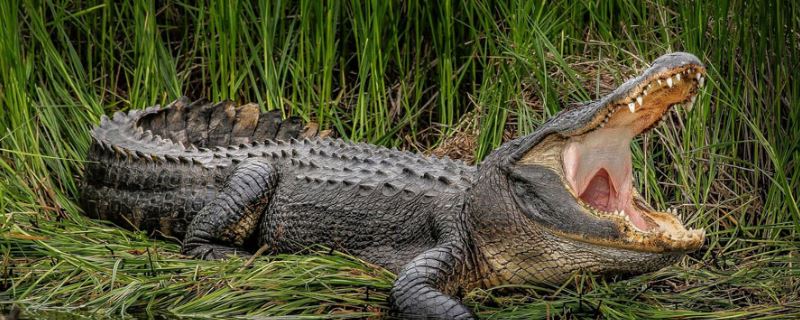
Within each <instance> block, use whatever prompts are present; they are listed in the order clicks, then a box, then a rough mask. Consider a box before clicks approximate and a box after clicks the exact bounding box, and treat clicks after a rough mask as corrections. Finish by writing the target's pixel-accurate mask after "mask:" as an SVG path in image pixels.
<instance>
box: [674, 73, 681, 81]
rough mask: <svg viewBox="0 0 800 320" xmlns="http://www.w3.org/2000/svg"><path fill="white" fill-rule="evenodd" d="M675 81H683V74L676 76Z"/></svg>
mask: <svg viewBox="0 0 800 320" xmlns="http://www.w3.org/2000/svg"><path fill="white" fill-rule="evenodd" d="M675 81H681V74H680V73H678V74H676V75H675Z"/></svg>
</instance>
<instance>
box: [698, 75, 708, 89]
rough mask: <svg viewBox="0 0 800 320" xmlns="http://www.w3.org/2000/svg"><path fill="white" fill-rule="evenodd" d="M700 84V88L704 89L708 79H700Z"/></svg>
mask: <svg viewBox="0 0 800 320" xmlns="http://www.w3.org/2000/svg"><path fill="white" fill-rule="evenodd" d="M699 83H700V87H701V88H702V87H703V85H704V84H705V83H706V78H704V77H700V80H699Z"/></svg>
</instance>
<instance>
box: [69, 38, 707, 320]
mask: <svg viewBox="0 0 800 320" xmlns="http://www.w3.org/2000/svg"><path fill="white" fill-rule="evenodd" d="M686 64H696V65H699V66H702V64H701V63H700V62H699V61H698V60H697V58H695V57H694V56H692V55H689V54H683V53H678V54H671V55H665V56H662V57H661V58H659V59H658V60H656V61H654V63H653V65H652V67H651V68H650V69H648V70H647V71H645V72H644V73H643V74H642V75H641V76H639V77H637V78H634V79H631V80H629V81H628V82H626V83H625V84H623V85H622V86H620V87H619V88H618V89H617V90H615V91H614V92H612V93H611V94H609V95H608V96H606V97H605V98H603V99H602V100H600V101H595V102H591V103H588V104H585V105H583V106H581V107H577V108H572V109H568V110H565V111H563V112H561V113H559V114H558V115H556V116H555V117H553V118H552V119H550V120H549V121H548V122H547V123H545V124H544V125H542V126H541V127H540V128H539V129H538V130H537V131H536V132H534V133H532V134H530V135H527V136H523V137H520V138H518V139H516V140H513V141H511V142H508V143H506V144H504V145H502V146H501V147H500V148H498V149H497V150H495V151H494V152H493V153H492V154H491V155H489V157H488V158H487V159H485V161H484V162H483V163H482V164H481V165H480V166H479V167H473V166H467V165H465V164H464V163H462V162H456V161H452V160H449V159H446V158H444V159H440V158H433V157H427V156H423V155H419V154H414V153H409V152H404V151H397V150H390V149H386V148H382V147H377V146H373V145H368V144H360V143H352V142H344V141H341V140H331V139H317V138H312V139H300V135H301V133H300V132H301V129H302V126H301V124H300V123H299V121H298V120H297V119H291V120H289V121H281V120H280V116H279V115H278V114H276V113H259V112H258V109H257V107H256V106H254V105H246V106H241V107H235V106H234V105H233V104H231V103H221V104H218V105H211V104H203V103H189V102H188V101H186V100H185V99H182V100H178V101H176V102H174V103H172V104H171V105H170V106H167V107H166V108H164V109H160V108H150V109H147V110H135V111H131V112H130V113H127V114H124V113H117V114H116V115H115V116H114V119H113V120H109V119H104V120H103V121H102V122H101V124H100V125H99V126H98V127H96V128H95V129H94V131H93V132H92V136H93V144H92V147H91V150H90V152H89V156H88V160H89V161H88V162H87V166H86V169H85V178H84V180H83V181H84V187H83V194H82V199H81V200H82V206H83V208H84V210H85V211H86V212H87V214H88V215H90V216H92V217H96V218H101V219H106V220H111V221H113V222H115V223H117V224H119V225H121V226H124V227H127V228H133V229H139V230H146V231H148V232H152V233H155V234H159V235H161V236H162V237H167V238H175V239H179V240H182V243H183V253H185V254H187V255H189V256H193V257H197V258H204V259H220V258H225V257H226V256H228V255H232V254H237V255H248V254H249V253H251V252H253V251H255V249H256V248H259V247H262V246H266V247H267V248H268V252H272V253H278V252H297V251H301V250H303V249H304V248H307V247H308V246H311V245H317V244H321V245H324V246H327V247H330V248H333V249H337V250H341V251H345V252H348V253H350V254H353V255H355V256H358V257H360V258H362V259H364V260H366V261H370V262H373V263H376V264H378V265H381V266H383V267H386V268H387V269H389V270H391V271H393V272H395V273H396V274H397V276H398V277H397V280H396V282H395V284H394V287H393V288H392V290H391V293H390V305H391V308H392V311H393V312H394V313H395V314H397V315H399V316H403V317H422V318H441V319H471V318H474V315H473V314H472V313H471V311H470V310H469V309H468V308H466V307H465V306H464V305H463V304H462V303H461V302H460V301H459V299H458V298H457V297H454V295H455V294H457V293H459V292H465V291H467V290H471V289H473V288H477V287H490V286H494V285H499V284H502V283H530V282H551V283H558V282H559V281H563V280H564V279H566V278H567V277H569V275H570V274H572V273H573V272H575V271H579V270H589V271H592V272H595V273H599V274H640V273H644V272H650V271H653V270H657V269H660V268H662V267H664V266H666V265H669V264H671V263H673V262H675V261H676V260H677V259H678V258H680V257H681V256H682V255H683V253H684V252H681V251H676V252H642V251H635V250H627V249H620V248H615V247H609V246H604V245H601V244H596V243H589V242H583V241H576V240H573V239H570V238H564V237H562V236H561V233H569V234H575V235H581V236H587V237H593V238H600V239H611V240H614V239H617V238H620V237H622V233H623V231H622V230H621V229H620V227H619V226H618V225H617V224H615V223H614V222H613V221H609V220H606V219H603V218H601V217H597V216H595V215H592V214H590V213H587V212H586V210H585V209H583V208H582V207H581V206H579V205H578V204H577V202H576V201H575V198H574V196H572V195H571V194H570V193H569V192H568V191H567V189H565V187H564V185H563V184H562V183H561V180H560V178H559V177H558V175H557V173H556V172H554V171H553V170H551V169H550V168H547V167H543V166H536V165H522V164H520V163H518V162H519V161H520V159H522V158H523V156H524V155H525V154H526V153H527V152H529V151H530V150H531V149H532V148H534V147H535V146H536V145H537V144H539V143H540V142H541V141H542V140H543V139H544V138H545V137H547V136H550V135H567V134H572V133H574V132H577V131H581V130H588V129H587V126H588V125H589V124H590V123H591V122H593V121H595V118H596V117H597V115H598V113H600V112H603V110H605V109H606V108H607V107H608V105H609V104H610V103H612V102H613V101H617V100H619V99H620V98H621V97H624V96H625V95H627V94H629V92H630V91H631V90H633V88H634V87H635V86H636V85H637V83H638V82H640V81H643V79H646V78H648V77H649V76H651V75H652V74H656V73H658V72H662V71H663V70H666V69H670V68H674V67H676V66H682V65H686Z"/></svg>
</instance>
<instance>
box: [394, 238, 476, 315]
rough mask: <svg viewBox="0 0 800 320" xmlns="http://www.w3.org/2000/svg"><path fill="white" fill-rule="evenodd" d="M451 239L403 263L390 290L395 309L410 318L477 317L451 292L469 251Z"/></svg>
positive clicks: (395, 311)
mask: <svg viewBox="0 0 800 320" xmlns="http://www.w3.org/2000/svg"><path fill="white" fill-rule="evenodd" d="M463 248H464V247H463V246H462V245H460V243H458V242H450V243H446V244H443V245H440V246H437V247H435V248H433V249H430V250H428V251H425V252H423V253H421V254H420V255H418V256H417V257H415V258H414V259H413V260H411V262H409V263H408V264H406V266H405V267H403V270H402V271H400V273H399V274H398V275H397V280H396V281H395V282H394V286H393V287H392V290H391V292H390V294H389V304H390V306H391V309H392V311H393V312H394V313H398V315H399V316H400V317H402V318H411V319H474V318H475V316H474V315H473V314H472V312H470V311H469V309H467V307H466V306H464V305H463V304H461V302H460V301H459V300H457V299H455V298H453V297H452V296H450V295H448V293H452V291H455V288H454V287H453V285H452V283H453V282H454V281H455V280H456V279H457V278H458V277H459V276H463V275H461V274H459V273H460V272H462V270H463V269H464V266H465V263H466V259H467V256H466V251H465V250H464V249H463Z"/></svg>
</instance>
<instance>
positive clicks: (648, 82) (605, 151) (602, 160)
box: [562, 64, 705, 250]
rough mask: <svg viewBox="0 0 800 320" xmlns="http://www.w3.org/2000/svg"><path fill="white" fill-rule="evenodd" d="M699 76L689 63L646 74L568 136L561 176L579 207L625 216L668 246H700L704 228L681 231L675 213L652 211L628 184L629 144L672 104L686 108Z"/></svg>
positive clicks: (641, 232)
mask: <svg viewBox="0 0 800 320" xmlns="http://www.w3.org/2000/svg"><path fill="white" fill-rule="evenodd" d="M704 77H705V68H703V67H702V66H699V65H691V64H688V65H683V66H680V67H677V68H673V69H669V70H666V71H663V72H661V73H658V74H654V75H651V76H650V77H648V79H645V80H644V81H641V82H640V85H638V86H636V87H635V88H633V89H632V90H630V92H629V94H628V95H626V96H625V97H624V98H621V99H618V100H616V101H614V102H613V103H609V104H608V106H607V108H606V109H605V114H603V113H602V112H600V116H602V117H598V116H596V119H595V121H593V122H592V123H591V124H590V125H589V126H588V129H590V130H588V131H585V130H584V131H585V132H584V133H581V134H578V135H574V136H570V137H569V138H568V139H567V141H566V144H565V145H564V148H563V153H562V161H563V170H564V171H563V173H564V178H565V180H566V183H567V184H568V186H569V188H570V189H571V192H572V193H573V195H574V196H575V197H576V198H577V199H578V201H579V202H580V203H581V204H582V205H583V206H585V207H586V208H587V209H588V210H590V211H591V212H592V213H594V214H595V215H598V216H600V217H605V218H609V219H621V220H624V222H625V224H627V225H628V226H630V227H632V231H634V232H633V234H635V235H639V236H646V235H653V236H656V235H657V236H658V238H660V239H659V240H660V241H662V242H669V243H663V244H662V246H663V245H668V246H669V247H670V249H685V250H693V249H696V248H697V247H699V246H700V245H701V244H702V240H703V236H704V232H703V230H686V229H685V228H684V226H683V224H682V223H681V222H680V221H679V220H678V219H677V217H675V211H673V210H665V211H658V210H655V209H653V208H652V207H650V206H649V205H648V204H647V203H646V202H645V201H644V199H643V198H642V197H641V196H640V195H639V193H638V192H637V191H636V190H635V189H634V188H633V170H632V161H631V149H630V143H631V141H632V139H633V138H634V137H635V136H637V135H639V134H642V133H644V132H647V131H649V130H650V129H651V128H653V127H655V126H656V125H657V124H659V123H660V122H661V121H663V120H664V119H665V118H666V116H667V115H668V113H669V112H670V110H672V109H673V108H676V107H681V106H683V107H685V108H686V109H689V110H691V107H692V105H693V104H694V102H695V98H696V95H697V92H698V89H699V88H700V87H701V86H702V85H703V83H704V81H705V78H704ZM584 128H587V127H584ZM631 240H638V241H637V242H641V240H643V239H631Z"/></svg>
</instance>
